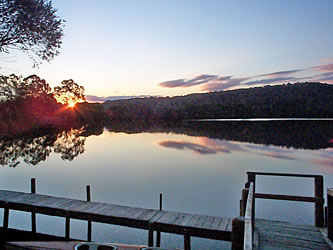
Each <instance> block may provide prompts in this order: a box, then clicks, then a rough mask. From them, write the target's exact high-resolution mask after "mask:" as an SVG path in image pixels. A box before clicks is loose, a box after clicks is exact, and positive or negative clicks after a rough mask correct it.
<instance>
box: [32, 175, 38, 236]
mask: <svg viewBox="0 0 333 250" xmlns="http://www.w3.org/2000/svg"><path fill="white" fill-rule="evenodd" d="M31 193H32V194H35V193H36V179H35V178H31ZM36 231H37V230H36V213H34V212H32V213H31V232H32V233H36Z"/></svg>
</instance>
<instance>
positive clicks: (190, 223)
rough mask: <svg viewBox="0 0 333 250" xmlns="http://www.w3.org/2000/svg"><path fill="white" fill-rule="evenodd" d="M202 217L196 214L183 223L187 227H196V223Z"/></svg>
mask: <svg viewBox="0 0 333 250" xmlns="http://www.w3.org/2000/svg"><path fill="white" fill-rule="evenodd" d="M199 219H200V215H197V214H194V215H193V216H192V218H191V219H190V220H189V221H188V222H187V223H183V224H182V225H183V226H185V227H194V225H195V223H196V222H197V221H198V220H199Z"/></svg>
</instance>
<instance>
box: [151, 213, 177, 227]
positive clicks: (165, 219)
mask: <svg viewBox="0 0 333 250" xmlns="http://www.w3.org/2000/svg"><path fill="white" fill-rule="evenodd" d="M178 215H179V213H177V212H166V213H165V214H164V215H163V216H162V217H161V218H160V219H158V220H156V222H158V223H163V224H171V222H172V221H174V220H175V219H176V218H177V216H178Z"/></svg>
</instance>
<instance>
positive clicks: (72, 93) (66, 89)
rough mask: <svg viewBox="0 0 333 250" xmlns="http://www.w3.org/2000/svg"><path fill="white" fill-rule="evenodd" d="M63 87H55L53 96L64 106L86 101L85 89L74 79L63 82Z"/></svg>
mask: <svg viewBox="0 0 333 250" xmlns="http://www.w3.org/2000/svg"><path fill="white" fill-rule="evenodd" d="M61 85H62V86H57V87H54V91H53V95H54V97H55V98H56V100H57V101H58V102H60V103H62V104H70V103H76V102H83V101H85V100H86V97H85V95H84V87H83V86H80V85H78V84H77V83H75V82H74V81H73V80H72V79H69V80H64V81H62V82H61Z"/></svg>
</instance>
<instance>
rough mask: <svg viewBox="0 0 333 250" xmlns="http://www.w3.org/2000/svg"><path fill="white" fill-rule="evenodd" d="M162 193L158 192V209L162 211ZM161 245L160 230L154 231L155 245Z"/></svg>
mask: <svg viewBox="0 0 333 250" xmlns="http://www.w3.org/2000/svg"><path fill="white" fill-rule="evenodd" d="M162 198H163V196H162V194H160V211H162ZM160 246H161V232H160V231H156V247H160Z"/></svg>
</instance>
